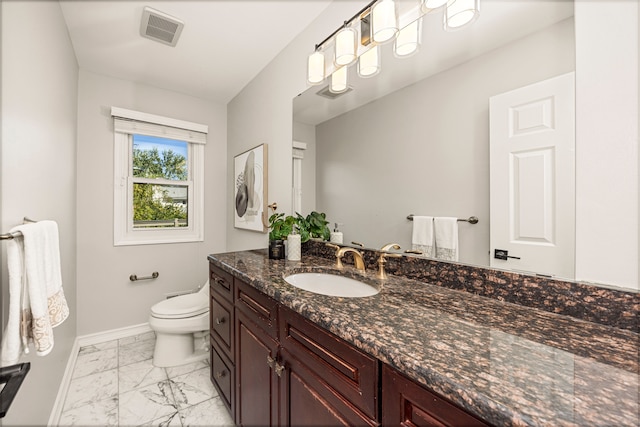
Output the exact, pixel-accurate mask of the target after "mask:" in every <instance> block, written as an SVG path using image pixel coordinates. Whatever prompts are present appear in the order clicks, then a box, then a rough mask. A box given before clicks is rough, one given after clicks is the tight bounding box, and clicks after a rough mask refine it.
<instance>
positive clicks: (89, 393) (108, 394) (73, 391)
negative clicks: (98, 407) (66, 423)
mask: <svg viewBox="0 0 640 427" xmlns="http://www.w3.org/2000/svg"><path fill="white" fill-rule="evenodd" d="M117 395H118V371H117V369H111V370H109V371H104V372H98V373H97V374H91V375H87V376H84V377H80V378H75V379H72V380H71V382H70V383H69V391H68V392H67V396H66V399H65V402H64V407H63V411H67V410H69V409H72V408H78V407H80V406H84V405H87V404H89V403H93V402H98V401H100V400H105V399H108V398H113V397H116V396H117Z"/></svg>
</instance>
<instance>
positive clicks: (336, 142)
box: [316, 18, 575, 265]
mask: <svg viewBox="0 0 640 427" xmlns="http://www.w3.org/2000/svg"><path fill="white" fill-rule="evenodd" d="M574 45H575V41H574V26H573V18H570V19H567V20H565V21H562V22H560V23H558V24H555V25H553V26H551V27H549V28H547V29H544V30H542V31H539V32H538V33H536V34H533V35H530V36H528V37H525V38H523V39H520V40H517V41H515V42H512V43H510V44H508V45H506V46H503V47H501V48H498V49H495V50H493V51H491V52H488V53H486V54H483V55H481V56H479V57H477V58H475V59H473V60H471V61H469V62H466V63H464V64H461V65H459V66H456V67H454V68H452V69H449V70H447V71H444V72H441V73H439V74H436V75H434V76H432V77H430V78H427V79H424V80H422V81H420V82H418V83H416V84H413V85H411V86H408V87H406V88H404V89H401V90H399V91H397V92H395V93H392V94H390V95H387V96H385V97H384V98H381V99H378V100H376V101H374V102H371V103H369V104H366V105H364V106H362V107H360V108H358V109H356V110H353V111H350V112H348V113H345V114H343V115H341V116H338V117H336V118H334V119H332V120H329V121H327V122H324V123H322V124H320V125H318V126H317V135H316V138H317V140H316V143H317V207H318V209H319V210H321V211H324V212H327V216H328V217H329V218H330V219H331V221H332V222H333V221H336V222H344V223H345V225H344V227H343V232H344V240H345V242H350V241H353V240H355V241H358V242H361V243H364V244H365V246H368V247H380V246H382V245H383V244H385V243H388V242H397V243H399V244H400V246H402V248H403V249H410V248H411V230H412V228H411V225H412V223H411V222H410V221H407V220H406V216H407V215H408V214H411V213H413V214H416V215H431V216H455V217H458V218H468V217H470V216H477V217H478V218H479V219H480V222H479V223H478V224H476V225H471V224H469V223H465V222H461V223H459V225H460V228H459V245H460V246H459V247H460V261H461V262H465V263H469V264H480V265H488V264H489V254H488V248H489V97H491V96H493V95H497V94H499V93H502V92H506V91H508V90H512V89H515V88H518V87H521V86H525V85H527V84H531V83H534V82H537V81H540V80H544V79H546V78H550V77H553V76H556V75H560V74H564V73H567V72H570V71H573V70H574V69H575V59H574V58H575V49H574ZM569 214H570V215H573V214H574V213H573V212H571V213H569Z"/></svg>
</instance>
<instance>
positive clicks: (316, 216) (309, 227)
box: [295, 211, 331, 243]
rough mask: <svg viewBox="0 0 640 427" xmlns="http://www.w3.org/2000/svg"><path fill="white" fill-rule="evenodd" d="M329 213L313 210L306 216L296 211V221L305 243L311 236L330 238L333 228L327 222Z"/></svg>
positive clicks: (323, 238)
mask: <svg viewBox="0 0 640 427" xmlns="http://www.w3.org/2000/svg"><path fill="white" fill-rule="evenodd" d="M326 218H327V215H326V214H325V213H321V212H316V211H313V212H311V213H310V214H309V215H307V216H306V217H303V216H302V215H300V214H299V213H297V212H296V218H295V219H296V223H297V225H298V228H299V232H300V237H301V239H300V240H301V241H302V242H303V243H304V242H306V241H307V240H309V239H311V238H317V239H322V240H329V238H330V237H331V230H329V227H328V226H327V224H329V221H327V219H326Z"/></svg>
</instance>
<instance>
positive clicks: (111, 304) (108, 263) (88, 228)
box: [78, 70, 227, 335]
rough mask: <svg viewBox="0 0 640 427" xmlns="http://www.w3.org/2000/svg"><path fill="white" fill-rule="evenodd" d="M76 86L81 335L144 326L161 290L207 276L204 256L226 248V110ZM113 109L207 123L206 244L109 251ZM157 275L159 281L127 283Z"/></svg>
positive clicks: (132, 88)
mask: <svg viewBox="0 0 640 427" xmlns="http://www.w3.org/2000/svg"><path fill="white" fill-rule="evenodd" d="M78 87H79V98H78V99H79V100H78V335H85V334H90V333H96V332H103V331H107V330H111V329H117V328H122V327H126V326H132V325H136V324H141V323H145V322H147V321H148V318H149V309H150V307H151V306H152V305H153V304H155V303H156V302H158V301H160V300H161V299H162V298H164V293H167V292H172V291H179V290H186V289H193V288H195V287H196V286H199V285H201V284H202V283H204V281H205V280H206V279H207V277H208V264H207V259H206V257H207V255H208V254H210V253H214V252H221V251H224V250H225V229H224V224H225V221H226V211H225V209H224V208H223V206H225V171H226V170H225V167H226V166H225V164H226V158H227V147H226V131H225V122H226V109H225V106H224V105H222V104H214V103H212V102H210V101H206V100H204V99H200V98H194V97H191V96H187V95H182V94H179V93H176V92H172V91H168V90H164V89H158V88H155V87H151V86H148V85H144V84H140V83H133V82H129V81H125V80H119V79H115V78H111V77H106V76H102V75H98V74H95V73H92V72H89V71H85V70H80V76H79V84H78ZM112 106H115V107H122V108H126V109H130V110H136V111H142V112H145V113H151V114H157V115H160V116H166V117H171V118H175V119H181V120H187V121H190V122H196V123H201V124H205V125H208V126H209V134H208V137H207V144H206V146H205V150H204V151H205V160H204V161H205V204H204V209H205V212H204V216H205V220H204V230H205V240H204V242H198V243H173V244H160V245H139V246H118V247H114V246H113V121H112V118H111V116H110V110H111V107H112ZM154 271H157V272H159V273H160V277H159V278H158V279H155V280H147V281H141V282H131V281H129V276H130V275H131V274H137V275H139V276H147V275H150V274H151V273H152V272H154Z"/></svg>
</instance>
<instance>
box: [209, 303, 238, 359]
mask: <svg viewBox="0 0 640 427" xmlns="http://www.w3.org/2000/svg"><path fill="white" fill-rule="evenodd" d="M210 302H211V304H210V306H209V322H210V330H211V338H212V339H213V340H214V341H215V342H216V343H217V344H218V346H219V347H220V348H221V349H222V351H223V352H224V353H225V354H226V356H227V357H228V358H229V359H231V361H232V362H233V361H234V354H233V353H234V348H233V347H234V346H233V324H234V312H233V306H232V304H231V303H230V302H228V301H227V300H225V299H224V298H220V297H219V296H218V294H216V293H212V294H211V299H210Z"/></svg>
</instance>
